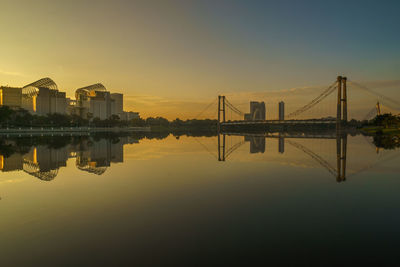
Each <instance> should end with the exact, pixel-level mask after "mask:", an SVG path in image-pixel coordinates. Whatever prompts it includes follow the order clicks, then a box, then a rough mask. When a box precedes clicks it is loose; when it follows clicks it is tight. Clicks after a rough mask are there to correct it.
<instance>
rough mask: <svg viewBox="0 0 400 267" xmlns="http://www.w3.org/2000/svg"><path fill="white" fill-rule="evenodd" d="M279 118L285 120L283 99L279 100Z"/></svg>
mask: <svg viewBox="0 0 400 267" xmlns="http://www.w3.org/2000/svg"><path fill="white" fill-rule="evenodd" d="M278 109H279V120H280V121H284V120H285V102H283V101H281V102H279V106H278Z"/></svg>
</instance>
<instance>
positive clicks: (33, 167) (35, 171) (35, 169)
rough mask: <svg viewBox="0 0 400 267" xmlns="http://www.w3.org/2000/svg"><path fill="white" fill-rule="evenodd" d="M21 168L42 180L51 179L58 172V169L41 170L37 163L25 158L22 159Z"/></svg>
mask: <svg viewBox="0 0 400 267" xmlns="http://www.w3.org/2000/svg"><path fill="white" fill-rule="evenodd" d="M23 170H24V171H25V172H26V173H28V174H30V175H32V176H34V177H36V178H39V179H40V180H43V181H51V180H53V179H54V178H55V177H56V176H57V174H58V169H55V170H49V171H41V170H40V167H39V165H38V164H37V163H35V162H33V161H30V160H27V159H24V162H23Z"/></svg>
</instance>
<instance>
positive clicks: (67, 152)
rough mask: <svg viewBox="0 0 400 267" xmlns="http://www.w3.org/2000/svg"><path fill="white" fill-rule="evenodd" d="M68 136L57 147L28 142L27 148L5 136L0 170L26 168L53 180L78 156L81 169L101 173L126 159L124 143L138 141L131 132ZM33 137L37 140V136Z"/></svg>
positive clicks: (78, 165) (47, 179)
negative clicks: (110, 136) (130, 134)
mask: <svg viewBox="0 0 400 267" xmlns="http://www.w3.org/2000/svg"><path fill="white" fill-rule="evenodd" d="M66 140H67V144H61V146H58V147H54V146H51V145H48V144H39V145H35V144H32V145H29V143H28V145H27V146H28V148H26V147H20V145H21V144H20V143H19V141H21V140H18V139H17V140H5V141H3V144H2V147H3V150H5V151H3V152H2V155H0V170H1V171H2V172H11V171H24V172H25V173H28V174H30V175H32V176H34V177H36V178H39V179H40V180H44V181H51V180H53V179H54V178H55V177H56V176H57V174H58V171H59V169H60V168H61V167H66V166H67V160H68V159H70V158H75V159H76V160H75V164H76V167H77V168H78V169H79V170H82V171H86V172H89V173H93V174H97V175H101V174H103V173H104V172H105V171H106V170H107V168H108V167H110V166H111V164H112V163H122V162H123V161H124V145H126V144H134V143H138V139H136V138H135V137H130V136H125V137H118V138H103V139H98V140H94V139H93V138H90V137H87V138H79V139H74V138H71V139H66ZM30 141H31V142H32V143H34V142H35V140H34V139H32V140H30ZM53 141H54V139H53ZM55 141H56V142H60V141H63V140H62V139H58V140H55ZM4 148H5V149H4ZM21 148H22V149H21ZM7 154H8V155H7Z"/></svg>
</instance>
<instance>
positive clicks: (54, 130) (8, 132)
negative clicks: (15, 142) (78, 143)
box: [0, 127, 150, 136]
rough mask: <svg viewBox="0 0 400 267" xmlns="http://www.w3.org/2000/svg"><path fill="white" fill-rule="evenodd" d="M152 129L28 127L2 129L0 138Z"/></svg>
mask: <svg viewBox="0 0 400 267" xmlns="http://www.w3.org/2000/svg"><path fill="white" fill-rule="evenodd" d="M149 131H150V127H32V128H30V127H28V128H0V136H44V135H50V136H54V135H59V136H64V135H65V136H71V135H90V134H91V133H126V132H149Z"/></svg>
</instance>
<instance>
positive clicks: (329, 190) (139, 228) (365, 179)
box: [0, 136, 400, 266]
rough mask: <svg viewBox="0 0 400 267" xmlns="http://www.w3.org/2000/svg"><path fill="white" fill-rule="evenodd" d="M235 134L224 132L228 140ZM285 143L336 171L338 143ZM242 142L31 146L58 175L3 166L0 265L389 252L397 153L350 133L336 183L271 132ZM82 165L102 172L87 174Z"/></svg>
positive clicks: (287, 258) (308, 258) (305, 258)
mask: <svg viewBox="0 0 400 267" xmlns="http://www.w3.org/2000/svg"><path fill="white" fill-rule="evenodd" d="M242 141H244V138H243V137H229V138H228V137H227V139H226V145H227V147H228V146H232V145H235V144H236V143H238V142H239V143H240V142H242ZM291 141H292V142H296V143H298V144H301V145H302V146H304V147H307V148H308V149H309V150H311V151H313V152H314V153H316V154H318V155H319V156H321V157H322V158H323V159H324V160H325V161H326V162H328V163H329V164H330V165H332V166H334V167H335V166H336V141H335V140H309V139H292V140H291ZM102 142H103V143H102ZM125 143H126V144H125ZM129 143H132V144H129ZM261 146H262V145H261ZM259 148H260V147H259ZM36 149H37V150H38V151H39V150H40V147H37V148H36ZM63 149H64V148H63ZM104 149H105V151H107V153H104ZM250 149H251V141H246V142H245V143H244V144H242V145H241V146H240V147H239V148H238V149H237V150H235V151H234V152H233V153H232V154H230V156H229V157H228V158H227V159H226V161H225V162H219V161H218V160H217V159H216V157H217V138H216V137H212V138H206V137H198V138H193V137H190V138H188V137H180V139H179V140H177V139H176V138H174V137H172V136H171V137H168V138H166V139H164V140H155V139H153V140H149V139H142V140H140V141H139V143H134V142H132V140H125V141H123V142H122V143H118V142H114V144H111V143H107V142H105V141H104V140H102V141H101V142H100V143H98V144H97V145H96V144H95V143H94V144H89V146H88V144H79V146H78V145H75V147H71V146H69V148H67V151H66V154H65V151H64V152H62V149H60V150H58V151H47V152H46V153H45V154H44V155H42V156H39V152H36V153H37V157H36V159H35V158H34V157H33V155H32V150H30V151H29V153H30V154H29V155H30V156H27V157H26V159H30V160H31V161H32V162H35V161H36V162H38V163H39V165H40V164H41V163H42V162H44V163H43V164H42V166H41V167H43V168H47V169H51V167H54V166H58V167H57V168H59V169H58V173H57V176H56V177H55V178H54V179H53V180H51V181H42V180H40V179H37V178H36V177H34V176H32V175H30V174H29V173H27V172H26V171H24V170H23V169H22V170H20V171H9V172H0V195H1V198H2V199H1V201H0V210H1V215H2V219H1V220H0V229H1V230H0V233H1V236H2V242H1V245H0V251H1V256H2V260H3V262H4V263H5V264H6V265H8V266H9V265H10V264H11V263H12V264H13V265H35V264H36V265H37V264H44V265H48V266H50V265H52V263H53V261H54V260H57V262H61V263H62V262H64V263H66V265H71V264H78V263H79V264H86V265H88V264H94V265H101V264H105V265H110V264H111V263H112V264H114V265H115V264H117V265H118V264H122V263H138V264H139V265H143V264H151V263H153V264H154V265H163V264H167V263H173V264H177V263H183V264H185V265H187V266H188V265H191V264H190V263H191V262H199V263H203V264H205V265H207V264H206V263H210V262H235V263H237V262H242V263H243V260H244V262H248V261H252V260H255V259H261V258H262V259H264V261H266V263H268V262H270V263H272V262H273V261H276V260H277V261H280V262H283V263H285V262H286V263H292V262H291V261H294V262H298V263H299V262H300V263H304V262H313V261H319V262H324V260H326V259H329V260H330V262H335V260H339V261H342V260H343V261H344V260H351V259H354V258H355V257H359V256H362V255H368V254H370V255H376V256H374V257H373V259H372V260H371V261H372V262H374V259H378V258H379V257H380V256H382V257H383V256H385V259H387V260H391V259H393V258H394V257H395V252H394V251H395V249H396V248H397V245H396V244H397V241H396V240H398V238H399V237H400V236H399V232H398V230H397V229H398V225H399V223H400V217H399V215H398V214H400V213H399V208H398V205H397V204H398V203H399V200H400V197H399V194H398V188H399V185H400V180H399V179H398V173H399V167H398V158H397V159H396V157H394V155H397V154H399V150H397V151H396V150H391V151H382V150H381V151H379V153H378V154H377V152H376V149H375V148H374V147H373V146H371V145H370V144H368V142H367V140H366V139H365V138H364V137H362V136H357V137H350V136H349V137H348V144H347V174H348V179H347V180H346V182H344V183H337V182H336V178H335V177H333V176H332V175H331V174H330V173H329V172H328V171H326V170H325V169H324V168H323V167H321V165H320V164H319V163H318V162H316V161H315V160H314V159H313V158H312V157H310V155H307V154H305V153H304V152H302V151H300V150H299V149H298V148H296V147H294V146H292V145H291V144H290V143H289V142H287V141H286V140H285V144H284V153H280V152H279V140H278V139H267V140H266V142H265V152H264V153H252V154H250V153H249V152H250ZM253 149H254V150H253V152H255V151H256V149H255V148H254V147H253ZM261 150H262V147H261ZM121 151H122V152H123V153H122V154H121ZM50 157H52V158H53V159H57V160H53V161H48V162H47V163H46V162H45V159H48V158H50ZM393 157H394V158H393ZM385 158H389V159H391V158H393V159H392V160H391V161H388V162H385V161H382V160H381V159H383V160H384V159H385ZM41 160H43V161H42V162H41ZM64 160H65V161H64ZM376 163H377V164H376ZM46 164H47V165H46ZM79 164H81V166H84V167H93V168H94V167H107V168H106V170H105V171H104V172H103V173H102V174H101V175H96V174H94V173H93V172H89V171H85V170H82V168H83V167H82V168H78V167H79V166H80V165H79ZM22 168H23V166H22ZM365 168H367V169H366V170H365V171H364V172H361V173H359V174H357V175H354V174H353V173H355V172H358V171H359V170H362V169H365ZM371 244H372V245H371ZM375 244H379V247H375ZM23 251H29V253H22V252H23ZM72 255H73V256H72ZM266 258H267V259H268V260H266ZM120 260H121V261H122V262H120ZM107 263H108V264H107Z"/></svg>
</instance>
